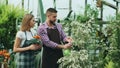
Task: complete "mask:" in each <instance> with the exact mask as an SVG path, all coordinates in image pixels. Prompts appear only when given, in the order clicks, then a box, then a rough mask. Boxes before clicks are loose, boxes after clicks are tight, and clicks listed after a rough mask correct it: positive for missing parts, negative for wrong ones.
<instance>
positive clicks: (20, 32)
mask: <svg viewBox="0 0 120 68" xmlns="http://www.w3.org/2000/svg"><path fill="white" fill-rule="evenodd" d="M24 33H25V32H24V31H21V30H20V31H18V32H17V34H24Z"/></svg>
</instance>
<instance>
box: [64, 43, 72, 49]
mask: <svg viewBox="0 0 120 68" xmlns="http://www.w3.org/2000/svg"><path fill="white" fill-rule="evenodd" d="M69 48H71V44H70V43H68V44H65V45H64V46H63V49H69Z"/></svg>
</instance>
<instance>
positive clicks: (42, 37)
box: [38, 27, 71, 49]
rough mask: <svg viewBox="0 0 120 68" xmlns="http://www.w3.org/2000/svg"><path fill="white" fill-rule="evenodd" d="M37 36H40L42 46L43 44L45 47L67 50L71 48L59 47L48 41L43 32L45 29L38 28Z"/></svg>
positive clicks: (66, 45)
mask: <svg viewBox="0 0 120 68" xmlns="http://www.w3.org/2000/svg"><path fill="white" fill-rule="evenodd" d="M38 34H39V35H40V36H41V40H42V42H43V44H45V45H46V46H47V47H51V48H59V49H67V48H70V47H71V46H69V44H65V45H59V44H57V43H55V42H53V41H51V40H49V38H48V35H47V33H46V32H45V29H43V28H41V27H40V28H38Z"/></svg>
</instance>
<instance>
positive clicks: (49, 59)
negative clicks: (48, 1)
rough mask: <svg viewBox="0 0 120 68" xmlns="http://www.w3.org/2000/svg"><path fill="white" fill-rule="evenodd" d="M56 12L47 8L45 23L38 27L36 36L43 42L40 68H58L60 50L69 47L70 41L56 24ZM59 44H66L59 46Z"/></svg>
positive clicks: (61, 55)
mask: <svg viewBox="0 0 120 68" xmlns="http://www.w3.org/2000/svg"><path fill="white" fill-rule="evenodd" d="M56 17H57V11H56V10H55V9H53V8H49V9H48V10H47V11H46V21H45V23H44V24H42V25H41V26H39V28H38V34H39V35H40V36H41V40H42V42H43V55H42V68H58V66H59V65H58V64H57V61H58V59H60V58H61V57H63V52H62V49H68V48H70V47H71V42H72V39H71V38H68V37H66V35H65V33H64V32H63V30H62V25H60V24H59V23H55V22H56V19H57V18H56ZM61 42H68V43H67V44H65V45H61Z"/></svg>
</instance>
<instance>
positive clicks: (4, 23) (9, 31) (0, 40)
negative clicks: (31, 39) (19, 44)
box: [0, 4, 25, 49]
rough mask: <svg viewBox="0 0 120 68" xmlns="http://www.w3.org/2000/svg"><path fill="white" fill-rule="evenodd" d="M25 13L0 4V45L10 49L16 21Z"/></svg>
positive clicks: (17, 8) (19, 9)
mask: <svg viewBox="0 0 120 68" xmlns="http://www.w3.org/2000/svg"><path fill="white" fill-rule="evenodd" d="M24 13H25V11H24V10H23V9H21V8H19V7H14V6H12V5H4V4H0V45H1V46H2V47H0V48H5V49H12V48H13V42H14V39H15V35H16V32H17V30H16V28H17V26H16V19H20V18H22V17H23V14H24Z"/></svg>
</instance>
